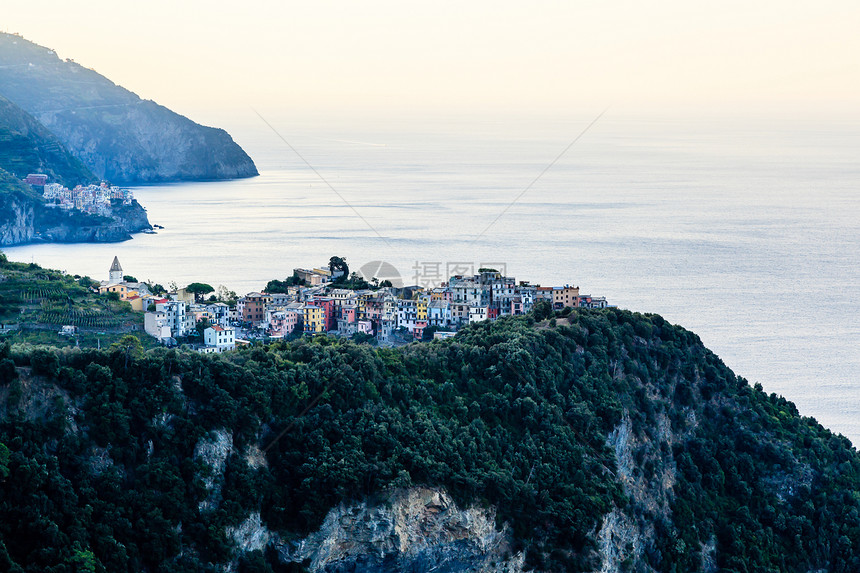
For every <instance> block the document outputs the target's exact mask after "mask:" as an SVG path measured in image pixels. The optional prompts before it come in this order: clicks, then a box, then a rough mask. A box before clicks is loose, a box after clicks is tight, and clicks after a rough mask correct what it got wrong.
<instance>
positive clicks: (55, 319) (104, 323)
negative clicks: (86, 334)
mask: <svg viewBox="0 0 860 573" xmlns="http://www.w3.org/2000/svg"><path fill="white" fill-rule="evenodd" d="M39 322H43V323H46V324H56V325H65V324H70V325H72V326H77V327H80V328H118V327H120V326H122V323H123V320H122V318H121V317H120V316H118V315H117V314H116V313H113V312H110V311H106V310H96V309H91V308H76V307H74V306H69V305H56V304H50V303H48V302H43V303H42V312H41V313H40V315H39Z"/></svg>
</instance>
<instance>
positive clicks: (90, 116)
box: [0, 34, 257, 184]
mask: <svg viewBox="0 0 860 573" xmlns="http://www.w3.org/2000/svg"><path fill="white" fill-rule="evenodd" d="M0 92H2V94H3V95H4V96H6V97H7V98H8V99H10V100H11V101H13V102H15V103H16V104H18V105H19V106H21V107H22V108H23V109H24V110H26V111H27V112H28V113H30V114H31V115H32V116H34V117H35V118H36V119H38V120H39V121H40V122H41V123H42V124H43V125H44V126H45V127H47V128H48V129H49V130H50V131H51V132H52V133H53V134H54V135H56V136H57V137H58V138H59V139H60V141H62V143H63V144H64V145H65V146H66V147H67V148H68V149H69V151H71V152H72V154H74V155H75V156H76V157H77V158H79V159H80V160H81V161H83V163H84V164H85V165H86V166H87V167H89V169H90V170H91V171H92V172H93V173H94V174H95V175H96V176H97V177H99V178H101V179H107V180H109V181H111V182H112V183H115V184H130V183H141V182H159V181H188V180H204V179H232V178H237V177H251V176H253V175H257V168H256V167H255V166H254V162H253V161H251V158H250V157H248V155H247V154H246V153H245V152H244V151H243V150H242V148H241V147H239V146H238V145H237V144H236V143H235V142H234V141H233V139H232V138H231V137H230V135H229V134H228V133H227V132H226V131H224V130H222V129H216V128H212V127H205V126H202V125H199V124H197V123H195V122H193V121H191V120H190V119H188V118H186V117H183V116H181V115H179V114H177V113H174V112H172V111H170V110H169V109H167V108H165V107H163V106H160V105H158V104H156V103H155V102H152V101H148V100H141V99H140V98H139V97H138V96H137V95H136V94H134V93H132V92H130V91H128V90H126V89H124V88H122V87H120V86H117V85H116V84H114V83H113V82H111V81H110V80H108V79H107V78H105V77H104V76H102V75H100V74H98V73H97V72H95V71H93V70H91V69H88V68H85V67H83V66H80V65H78V64H76V63H74V62H73V61H70V60H66V61H62V60H60V59H59V58H58V57H57V54H56V53H55V52H53V51H52V50H50V49H48V48H44V47H42V46H38V45H36V44H33V43H32V42H29V41H27V40H25V39H24V38H21V37H20V36H15V35H11V34H0Z"/></svg>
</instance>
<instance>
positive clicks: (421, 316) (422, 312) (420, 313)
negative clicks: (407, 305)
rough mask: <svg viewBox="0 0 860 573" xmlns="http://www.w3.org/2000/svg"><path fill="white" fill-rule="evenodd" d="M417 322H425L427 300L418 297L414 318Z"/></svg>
mask: <svg viewBox="0 0 860 573" xmlns="http://www.w3.org/2000/svg"><path fill="white" fill-rule="evenodd" d="M415 318H416V319H417V320H427V298H425V297H418V303H417V304H416V316H415Z"/></svg>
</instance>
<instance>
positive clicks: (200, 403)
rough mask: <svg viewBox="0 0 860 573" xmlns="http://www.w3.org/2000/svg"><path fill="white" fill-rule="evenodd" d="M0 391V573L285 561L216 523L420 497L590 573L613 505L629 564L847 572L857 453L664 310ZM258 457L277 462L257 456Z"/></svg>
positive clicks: (42, 377)
mask: <svg viewBox="0 0 860 573" xmlns="http://www.w3.org/2000/svg"><path fill="white" fill-rule="evenodd" d="M0 397H2V398H4V400H5V404H0V411H3V410H5V414H4V415H3V417H2V425H0V484H2V485H0V570H10V571H40V572H41V571H58V572H59V571H111V572H113V571H215V570H220V568H219V567H220V564H224V563H226V562H230V561H234V560H237V559H238V563H239V570H241V571H287V570H297V569H300V565H286V564H281V563H279V562H278V561H277V559H276V558H275V556H274V555H273V554H272V553H271V552H269V553H267V554H259V553H258V554H251V555H242V556H239V555H236V551H235V548H234V547H233V545H232V544H231V542H230V541H229V540H228V538H227V536H226V534H225V527H227V526H229V525H234V524H237V523H239V522H241V521H242V520H243V519H244V518H245V517H247V516H248V515H249V513H251V512H252V511H260V510H261V511H262V515H263V520H264V522H265V523H266V524H267V525H268V527H269V528H270V529H272V530H275V531H277V532H279V534H280V535H281V536H282V538H283V539H291V538H292V539H295V538H298V537H300V536H302V535H303V534H306V533H307V532H309V531H312V530H314V529H315V528H316V527H318V526H319V525H320V523H321V521H322V519H323V517H324V516H325V514H326V512H327V511H328V510H329V509H330V508H331V507H333V506H334V505H335V504H337V503H339V502H340V501H342V500H351V499H362V498H365V497H366V496H369V495H373V494H375V493H377V492H381V491H384V490H385V489H386V488H392V487H405V486H409V485H411V484H426V485H434V486H435V485H438V486H444V487H446V488H447V489H448V491H449V492H451V493H452V495H453V496H454V497H455V498H456V499H457V501H458V502H459V503H463V504H468V503H479V504H492V505H495V506H496V507H497V508H498V518H499V520H500V521H502V522H507V523H509V524H510V525H511V528H512V531H513V535H514V538H515V543H516V548H517V549H524V550H525V551H526V556H527V565H528V566H529V567H534V568H536V569H538V570H547V571H591V570H595V569H597V568H599V564H600V563H599V560H600V556H599V554H598V552H597V550H596V549H597V546H596V543H595V531H597V530H598V529H599V527H600V525H601V516H602V515H604V514H606V513H607V512H609V511H610V510H612V509H613V508H619V509H620V510H621V511H624V512H626V513H627V514H628V515H629V516H631V519H634V520H637V521H639V522H643V523H645V522H647V523H650V524H651V526H652V527H653V530H654V536H653V539H651V541H650V542H649V543H648V546H647V547H646V548H645V550H644V552H643V553H642V554H641V555H640V556H638V557H636V558H635V559H633V558H631V559H630V560H629V561H628V562H625V564H624V566H625V567H627V568H628V569H629V570H632V571H648V570H656V571H667V572H682V571H694V570H697V569H700V568H701V563H702V561H703V555H702V548H703V547H704V546H709V545H713V546H715V547H716V551H715V559H716V565H717V566H718V567H719V568H720V570H723V571H737V572H743V571H750V572H752V571H757V572H758V571H804V572H805V571H810V570H817V569H824V570H827V571H833V572H841V571H845V572H848V571H857V570H860V559H858V557H857V552H858V551H860V487H858V485H860V456H858V455H857V452H856V451H855V450H853V449H852V447H851V445H850V443H849V442H848V440H847V439H845V438H843V437H840V436H835V435H833V434H831V433H830V432H829V431H827V430H826V429H824V428H823V427H821V426H820V425H819V424H817V423H816V422H815V421H814V420H812V419H809V418H803V417H801V416H799V414H798V412H797V410H796V409H795V407H794V405H793V404H791V403H790V402H788V401H786V400H785V399H784V398H782V397H778V396H775V395H768V394H766V393H765V392H763V391H762V389H761V388H760V387H758V386H755V387H754V386H750V385H749V384H748V383H747V382H746V381H745V380H744V379H742V378H738V377H736V376H735V375H734V374H733V373H732V372H731V371H730V370H729V369H727V368H726V367H725V366H724V365H723V364H722V362H721V361H720V360H719V359H718V358H717V357H716V356H715V355H714V354H712V353H711V352H709V351H708V350H707V349H705V348H704V347H703V346H702V345H701V342H700V341H699V339H698V337H697V336H695V335H694V334H692V333H690V332H688V331H685V330H684V329H682V328H679V327H676V326H672V325H670V324H668V323H666V322H665V321H664V320H663V319H662V318H661V317H659V316H656V315H641V314H636V313H631V312H627V311H621V310H617V309H605V310H581V311H571V310H570V309H567V310H566V311H564V312H562V313H553V312H552V311H550V310H549V309H548V307H544V306H539V307H538V308H537V309H536V311H535V312H534V313H533V314H532V315H530V316H528V317H519V318H502V319H499V320H497V321H495V322H483V323H479V324H475V325H471V326H469V327H467V328H465V329H463V330H462V331H461V332H460V333H458V335H457V336H456V337H455V338H453V339H449V340H444V341H436V342H432V343H416V344H412V345H409V346H407V347H403V348H399V349H383V348H375V347H371V346H368V345H362V344H355V343H353V342H349V341H344V340H337V339H333V338H329V337H325V336H318V337H314V338H304V339H301V340H298V341H293V342H289V343H279V344H272V345H269V346H255V347H251V348H247V349H243V350H241V351H238V352H235V353H231V354H228V355H222V356H212V355H206V356H203V355H197V354H193V353H185V352H181V351H177V350H170V349H156V350H151V351H149V352H145V353H144V352H143V351H142V349H141V348H140V346H139V342H137V341H135V340H134V339H125V340H123V341H122V342H120V343H117V344H115V345H113V346H112V347H111V348H110V349H109V350H105V351H101V352H97V351H81V350H64V351H57V350H52V349H39V350H31V349H28V350H26V351H23V350H19V349H17V348H15V347H10V346H9V345H8V344H6V345H4V346H1V347H0ZM661 417H662V419H668V420H669V425H670V428H669V431H670V435H669V436H668V437H667V434H666V432H665V429H664V430H662V431H661V430H658V428H659V427H660V424H659V420H660V419H661ZM622 420H628V421H629V423H630V425H631V427H632V433H633V434H634V435H635V436H636V443H637V444H641V445H640V446H639V449H638V450H637V451H636V452H635V458H636V462H637V467H636V470H635V471H636V472H638V473H639V475H642V476H644V478H650V477H651V476H655V475H658V474H660V472H664V471H667V470H671V471H673V472H674V474H675V480H676V481H675V484H674V487H673V488H672V491H671V495H670V498H671V508H670V510H669V511H665V512H655V511H654V509H653V508H651V509H649V508H647V507H644V506H643V504H641V503H638V502H637V501H636V500H635V499H633V498H631V496H630V495H629V492H626V491H625V489H624V487H623V486H622V484H621V481H620V480H619V477H618V475H619V468H617V467H616V462H615V455H614V452H613V450H612V449H611V448H610V447H609V446H608V445H607V438H608V436H609V434H610V432H611V431H612V430H613V429H614V428H616V427H617V426H618V425H619V424H620V423H621V422H622ZM221 428H227V429H229V430H231V431H232V435H233V441H234V445H235V448H234V452H236V453H234V454H231V456H230V457H229V458H228V460H227V463H226V469H225V472H224V476H223V487H222V491H221V496H220V501H219V503H218V504H217V507H215V508H214V509H211V510H201V509H200V508H199V506H198V504H199V503H200V502H201V501H203V500H204V499H206V497H207V495H208V494H207V492H206V489H205V487H204V485H203V479H202V478H203V476H204V475H205V474H206V471H207V470H206V468H205V466H204V465H203V464H202V462H201V461H200V460H199V459H196V458H195V457H194V448H195V445H196V444H197V443H198V441H199V440H200V439H202V438H205V437H206V436H207V435H209V433H210V432H211V431H212V430H216V429H221ZM661 432H662V433H661ZM249 447H258V448H260V449H263V450H265V451H266V455H267V459H268V467H261V468H259V469H252V468H251V467H249V466H248V465H247V463H246V461H245V459H244V457H243V456H242V455H241V454H242V452H245V451H247V449H248V448H249Z"/></svg>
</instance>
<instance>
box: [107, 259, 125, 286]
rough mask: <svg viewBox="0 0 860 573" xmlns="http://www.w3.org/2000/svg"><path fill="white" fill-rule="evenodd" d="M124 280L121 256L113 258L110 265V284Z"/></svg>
mask: <svg viewBox="0 0 860 573" xmlns="http://www.w3.org/2000/svg"><path fill="white" fill-rule="evenodd" d="M121 282H122V265H120V264H119V257H114V258H113V264H112V265H111V266H110V278H109V279H108V284H109V285H116V284H119V283H121Z"/></svg>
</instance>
